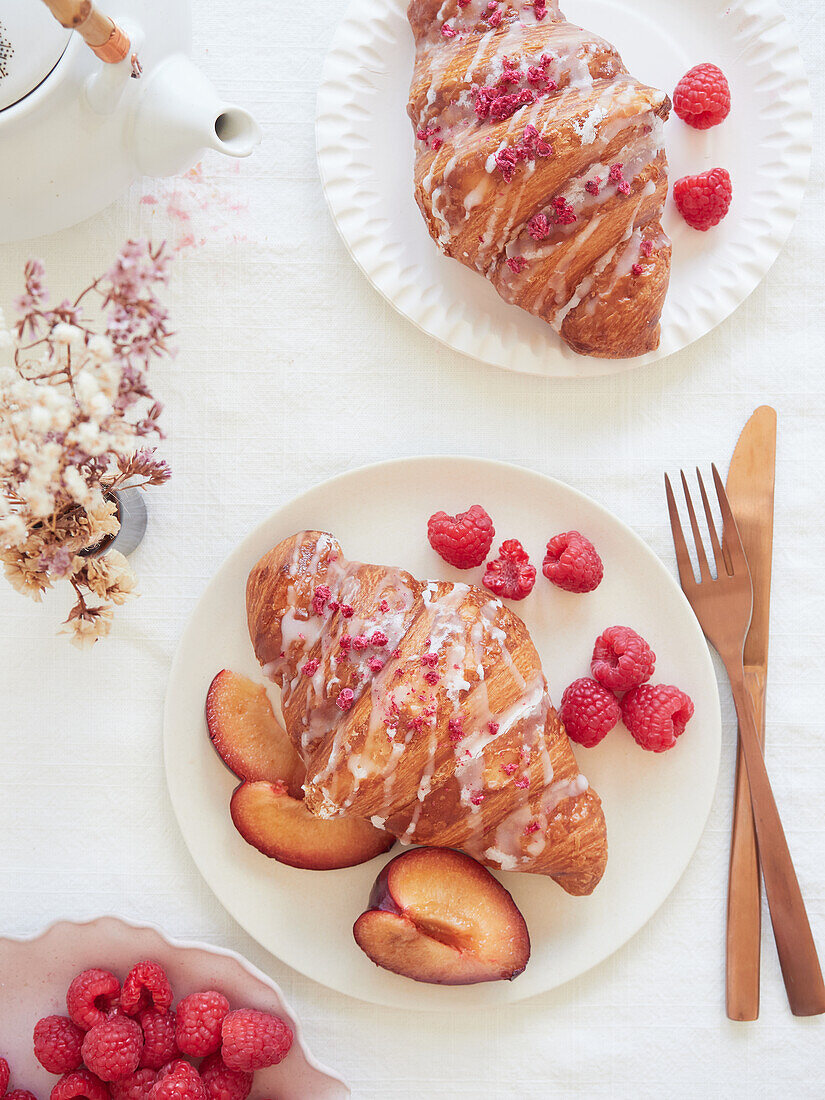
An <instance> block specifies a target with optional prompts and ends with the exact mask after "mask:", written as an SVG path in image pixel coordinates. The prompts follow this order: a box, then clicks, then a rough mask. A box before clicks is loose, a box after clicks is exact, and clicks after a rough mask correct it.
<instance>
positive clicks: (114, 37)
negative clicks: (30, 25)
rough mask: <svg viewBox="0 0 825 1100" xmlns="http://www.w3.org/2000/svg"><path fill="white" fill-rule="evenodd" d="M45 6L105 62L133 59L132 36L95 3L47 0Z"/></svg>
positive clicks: (84, 0) (114, 62)
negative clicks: (75, 32) (129, 36)
mask: <svg viewBox="0 0 825 1100" xmlns="http://www.w3.org/2000/svg"><path fill="white" fill-rule="evenodd" d="M43 3H44V4H45V5H46V7H47V8H48V9H49V11H50V12H51V13H52V15H53V16H54V17H55V19H56V20H57V21H58V23H60V25H61V26H62V27H66V28H67V30H74V31H77V33H78V34H79V35H80V36H81V38H83V40H84V41H85V42H86V44H87V45H88V46H89V47H90V49H91V50H92V51H93V53H95V54H96V55H97V56H98V57H99V58H100V60H101V61H104V62H106V64H108V65H115V64H117V63H118V62H119V61H123V59H124V58H125V57H128V56H129V51H130V49H131V42H130V41H129V38H128V36H127V35H126V34H124V32H123V31H122V30H121V29H120V27H118V25H117V24H116V23H115V21H114V20H113V19H111V18H110V17H109V16H108V15H104V14H103V12H101V11H98V9H97V8H96V7H95V6H94V4H93V3H92V2H91V0H43Z"/></svg>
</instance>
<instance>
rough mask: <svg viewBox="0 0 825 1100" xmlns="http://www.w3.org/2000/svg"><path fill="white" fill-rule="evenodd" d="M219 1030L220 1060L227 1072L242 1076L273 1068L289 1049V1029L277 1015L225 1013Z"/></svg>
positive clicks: (249, 1011) (245, 1010)
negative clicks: (220, 1036) (234, 1072)
mask: <svg viewBox="0 0 825 1100" xmlns="http://www.w3.org/2000/svg"><path fill="white" fill-rule="evenodd" d="M221 1030H222V1035H223V1046H222V1047H221V1057H222V1058H223V1060H224V1062H225V1063H226V1065H227V1066H228V1067H229V1068H230V1069H239V1070H242V1071H243V1072H245V1073H254V1072H255V1070H256V1069H264V1068H265V1067H266V1066H276V1065H277V1064H278V1062H280V1061H282V1060H283V1059H284V1058H285V1057H286V1056H287V1054H288V1053H289V1048H290V1047H291V1046H292V1028H291V1027H289V1025H288V1024H286V1023H285V1022H284V1021H283V1020H282V1019H281V1018H280V1016H273V1015H271V1014H270V1013H269V1012H257V1011H256V1010H255V1009H253V1008H237V1009H235V1011H234V1012H229V1013H227V1014H226V1016H225V1017H224V1020H223V1027H222V1029H221Z"/></svg>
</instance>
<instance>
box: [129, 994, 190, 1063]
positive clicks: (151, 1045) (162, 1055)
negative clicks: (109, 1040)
mask: <svg viewBox="0 0 825 1100" xmlns="http://www.w3.org/2000/svg"><path fill="white" fill-rule="evenodd" d="M137 1020H138V1023H139V1024H140V1026H141V1030H142V1031H143V1051H142V1053H141V1055H140V1065H141V1066H142V1067H144V1068H148V1069H160V1067H161V1066H165V1065H166V1063H167V1062H171V1061H172V1059H173V1058H177V1056H178V1055H179V1054H180V1051H179V1050H178V1044H177V1043H176V1042H175V1013H174V1012H172V1011H171V1009H170V1010H169V1011H168V1012H160V1011H159V1010H158V1009H156V1008H144V1010H143V1011H142V1012H139V1013H138V1016H137Z"/></svg>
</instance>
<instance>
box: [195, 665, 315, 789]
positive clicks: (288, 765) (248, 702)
mask: <svg viewBox="0 0 825 1100" xmlns="http://www.w3.org/2000/svg"><path fill="white" fill-rule="evenodd" d="M206 726H207V729H208V730H209V739H210V740H211V742H212V744H213V745H214V747H215V750H216V751H217V753H218V755H219V756H220V758H221V760H223V762H224V764H226V766H227V767H228V768H229V770H230V771H232V772H234V773H235V775H237V777H238V778H239V779H248V780H250V781H252V782H256V781H258V780H265V781H266V782H269V783H276V782H279V781H280V782H283V783H286V785H287V787H288V788H289V791H290V793H291V794H293V795H295V797H296V798H300V797H301V788H302V785H303V782H304V778H305V775H306V769H305V768H304V764H303V761H302V760H301V758H300V756H299V755H298V753H297V752H296V751H295V748H294V746H293V744H292V742H291V741H290V739H289V737H288V735H287V732H286V730H285V729H284V728H283V726H282V725H281V724H280V722H278V720H277V719H276V717H275V715H274V713H273V711H272V704H271V703H270V701H269V696H268V695H267V693H266V688H265V687H264V686H263V685H262V684H256V683H255V681H254V680H250V679H249V678H248V677H247V676H241V675H239V673H237V672H231V671H230V670H229V669H228V668H225V669H223V670H222V671H221V672H219V673H218V674H217V676H216V677H215V678H214V680H213V681H212V683H211V684H210V686H209V691H208V692H207V695H206Z"/></svg>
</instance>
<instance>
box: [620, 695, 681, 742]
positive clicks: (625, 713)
mask: <svg viewBox="0 0 825 1100" xmlns="http://www.w3.org/2000/svg"><path fill="white" fill-rule="evenodd" d="M692 717H693V703H692V701H691V699H690V697H689V696H687V695H685V693H684V692H683V691H680V690H679V689H678V688H677V687H671V686H670V685H668V684H641V685H640V686H639V687H635V688H631V689H630V691H629V692H628V693H627V695H625V697H624V699H622V718H623V720H624V724H625V725H626V726H627V728H628V729H629V730H630V732H631V733H632V734H633V737H634V739H635V740H636V741H637V743H638V744H640V745H641V746H642V748H643V749H649V750H650V751H651V752H664V751H665V750H666V749H672V748H673V746H674V745H675V744H676V738H677V737H680V736H681V735H682V734H683V733H684V732H685V726H686V725H687V724H688V722H689V721H690V720H691V718H692Z"/></svg>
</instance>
